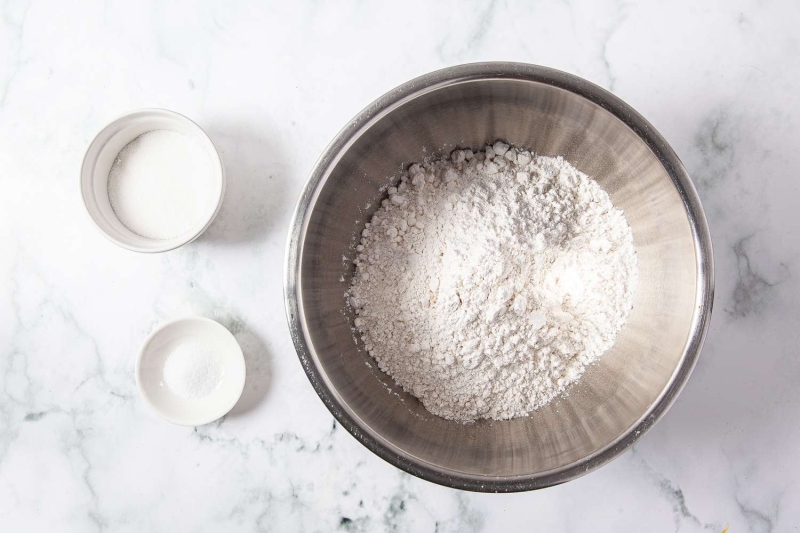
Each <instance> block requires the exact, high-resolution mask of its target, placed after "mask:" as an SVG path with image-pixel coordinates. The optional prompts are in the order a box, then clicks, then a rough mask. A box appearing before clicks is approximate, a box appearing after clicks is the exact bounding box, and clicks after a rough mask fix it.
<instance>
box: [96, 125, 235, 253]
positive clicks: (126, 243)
mask: <svg viewBox="0 0 800 533" xmlns="http://www.w3.org/2000/svg"><path fill="white" fill-rule="evenodd" d="M152 130H172V131H177V132H179V133H183V134H184V135H188V136H190V137H192V138H193V139H195V140H196V141H197V142H199V143H200V144H201V145H202V146H203V147H204V148H205V149H206V150H207V151H208V153H209V156H210V157H211V160H212V164H213V165H214V169H213V173H212V180H213V181H212V186H211V190H210V191H209V201H208V207H207V212H206V214H205V215H204V216H203V217H201V218H200V220H199V221H198V223H197V224H196V225H195V226H194V227H192V228H190V229H189V230H187V231H186V232H185V233H184V234H183V235H179V236H177V237H175V238H172V239H164V240H157V239H148V238H146V237H142V236H140V235H137V234H135V233H134V232H132V231H131V230H129V229H128V228H126V227H125V226H124V225H123V224H122V222H120V221H119V219H118V218H117V215H116V214H115V213H114V211H113V210H112V209H111V203H110V202H109V199H108V172H109V171H110V170H111V165H112V164H113V163H114V159H115V158H116V156H117V154H119V152H120V150H122V148H123V147H124V146H125V145H126V144H128V143H129V142H131V141H132V140H134V139H135V138H136V137H138V136H139V135H141V134H143V133H146V132H148V131H152ZM81 195H82V197H83V203H84V205H85V206H86V210H87V211H88V213H89V216H90V217H91V218H92V220H93V221H94V224H95V226H97V228H98V229H99V230H100V231H101V232H102V233H103V235H105V236H106V237H107V238H108V239H109V240H110V241H111V242H113V243H115V244H118V245H119V246H122V247H123V248H127V249H128V250H132V251H134V252H145V253H155V252H166V251H169V250H173V249H175V248H178V247H179V246H183V245H184V244H187V243H189V242H192V241H193V240H194V239H196V238H197V237H199V236H200V235H201V234H202V233H203V232H204V231H205V230H206V228H208V226H210V225H211V222H212V221H213V220H214V217H215V216H217V212H219V208H220V206H221V205H222V198H223V196H224V195H225V170H224V168H223V166H222V160H221V159H220V157H219V153H218V152H217V149H216V147H215V146H214V143H213V142H211V139H209V137H208V135H206V133H205V132H204V131H203V130H202V128H200V126H198V125H197V124H195V123H194V122H192V121H191V120H189V119H188V118H186V117H184V116H183V115H180V114H178V113H175V112H174V111H168V110H166V109H137V110H135V111H131V112H129V113H125V114H124V115H122V116H120V117H117V118H116V119H114V120H113V121H111V123H110V124H108V125H107V126H106V127H105V128H103V129H102V130H100V133H98V134H97V135H96V136H95V138H94V140H93V141H92V142H91V143H90V144H89V147H88V148H87V149H86V154H85V155H84V157H83V165H82V166H81Z"/></svg>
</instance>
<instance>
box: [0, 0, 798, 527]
mask: <svg viewBox="0 0 800 533" xmlns="http://www.w3.org/2000/svg"><path fill="white" fill-rule="evenodd" d="M798 25H800V5H799V4H797V3H796V2H790V1H789V0H782V1H781V0H772V1H762V2H754V1H746V0H741V1H738V0H737V1H734V2H728V1H722V0H717V1H712V2H692V1H689V0H678V1H675V2H670V3H658V2H652V1H647V2H628V1H616V0H600V1H596V2H595V1H591V0H569V1H556V0H552V1H550V0H545V1H541V2H533V3H529V2H522V1H515V0H496V1H493V2H476V1H467V2H451V3H447V4H433V3H428V2H418V1H412V2H410V3H405V4H403V6H402V7H400V5H399V4H397V3H392V4H381V3H364V2H336V3H319V2H312V1H306V0H301V1H299V2H294V3H289V2H272V3H264V2H246V1H232V2H226V3H222V2H205V1H204V2H199V3H197V4H192V5H188V4H183V3H176V2H119V1H114V0H106V1H105V2H90V1H83V0H81V1H78V2H55V1H17V0H6V1H0V250H2V251H0V531H81V532H83V531H103V532H105V531H115V532H116V531H280V532H289V531H350V532H363V531H394V532H406V531H414V532H417V531H427V532H439V533H441V532H480V531H520V530H525V531H530V530H533V531H555V532H561V531H564V532H571V531H575V532H577V531H586V530H593V531H594V530H597V531H606V530H613V531H621V532H628V531H630V532H634V531H643V530H647V531H680V532H699V531H717V532H721V531H722V530H723V529H724V528H725V527H726V525H729V526H730V531H731V532H740V531H749V532H771V531H787V530H792V529H793V528H796V527H797V524H798V523H800V485H798V484H797V482H796V480H797V479H798V478H799V477H800V451H798V450H800V448H798V446H797V444H796V443H797V442H798V441H800V426H799V425H798V424H797V422H796V420H797V417H798V413H800V387H798V386H797V383H798V382H800V362H799V361H800V358H798V346H800V327H798V326H799V325H800V305H799V304H800V286H798V277H799V276H798V274H799V273H800V234H798V228H800V214H798V212H799V211H800V210H799V209H798V201H800V179H798V174H799V173H800V171H798V169H800V150H798V145H800V107H798V105H797V103H796V102H797V94H800V63H798V61H797V57H798V52H799V51H800V38H798V36H797V31H796V28H797V27H798ZM483 60H508V61H523V62H531V63H538V64H543V65H547V66H551V67H555V68H559V69H562V70H565V71H568V72H571V73H574V74H577V75H579V76H583V77H585V78H587V79H589V80H591V81H593V82H595V83H597V84H599V85H602V86H604V87H606V88H609V89H611V90H613V91H614V92H615V93H616V94H617V95H618V96H620V97H621V98H623V99H624V100H626V101H627V102H628V103H630V104H631V105H632V106H633V107H635V108H636V109H637V110H639V111H640V112H641V113H642V114H643V115H644V116H645V117H646V118H647V119H648V120H650V121H651V122H652V123H653V125H654V126H655V127H656V128H658V129H659V131H661V133H663V134H664V136H665V137H666V138H667V139H668V140H669V142H670V143H671V144H672V146H673V147H674V148H675V150H676V151H677V153H678V154H679V155H680V157H681V158H682V159H683V161H684V163H685V164H686V166H687V168H688V170H689V172H690V174H691V175H692V177H693V179H694V180H695V183H696V185H697V188H698V191H699V193H700V196H701V199H702V201H703V203H704V206H705V207H706V212H707V215H708V218H709V223H710V227H711V232H712V236H713V240H714V246H715V259H716V267H717V271H716V273H717V297H716V302H715V315H714V317H713V320H712V326H711V330H710V332H709V335H708V340H707V342H706V348H705V350H704V352H703V354H702V356H701V358H700V360H699V363H698V366H697V369H696V371H695V373H694V375H693V376H692V378H691V380H690V382H689V384H688V385H687V387H686V389H685V390H684V391H683V393H682V394H681V396H680V398H679V399H678V401H677V402H676V404H675V405H674V407H673V408H672V409H671V411H670V412H669V413H668V414H667V415H666V416H665V418H664V419H663V420H662V421H661V422H659V424H658V425H657V426H656V427H655V428H654V429H653V430H652V431H651V432H650V433H648V434H647V435H646V436H645V437H644V438H643V439H642V440H641V441H639V442H638V443H637V444H636V445H635V447H634V449H632V450H630V451H629V452H628V453H626V454H624V455H623V456H621V457H620V458H619V459H617V460H616V461H614V462H613V463H611V464H610V465H608V466H606V467H604V468H602V469H601V470H599V471H597V472H595V473H592V474H591V475H589V476H585V477H583V478H581V479H578V480H576V481H574V482H570V483H568V484H565V485H561V486H558V487H554V488H551V489H547V490H544V491H539V492H536V493H527V494H511V495H502V496H501V495H490V494H471V493H464V492H458V491H454V490H450V489H446V488H443V487H439V486H436V485H432V484H430V483H426V482H423V481H420V480H418V479H416V478H413V477H411V476H409V475H407V474H405V473H403V472H400V471H398V470H396V469H395V468H393V467H391V466H389V465H388V464H386V463H384V462H383V461H381V460H380V459H378V458H377V457H375V456H373V455H372V454H371V453H369V452H368V451H366V450H365V449H364V448H363V447H361V446H360V445H359V444H358V443H357V442H356V441H355V439H353V438H352V437H351V436H350V435H349V434H348V433H347V432H346V431H344V430H343V429H342V428H340V427H338V426H337V425H336V424H335V423H334V422H333V418H332V417H331V415H330V414H329V413H328V411H327V410H326V409H325V407H324V406H323V405H322V403H321V402H320V401H319V399H318V398H317V396H316V395H315V394H314V392H313V390H311V387H310V386H309V385H308V382H307V380H306V377H305V375H304V373H303V371H302V369H301V367H300V365H299V364H298V361H297V358H296V356H295V354H294V351H293V348H292V344H291V339H290V338H289V336H288V334H287V328H286V325H285V318H284V311H283V300H282V285H281V269H282V266H283V265H282V262H283V251H284V245H285V235H286V230H287V227H288V222H289V216H290V213H291V210H292V208H293V205H294V201H295V199H296V197H297V194H298V193H299V190H300V187H301V185H302V183H303V182H304V180H305V178H306V175H307V173H308V171H309V170H310V168H311V166H312V165H313V163H314V161H315V159H316V157H317V156H318V155H319V154H320V153H321V151H322V150H323V148H324V147H325V145H326V144H327V142H328V141H329V140H330V139H331V138H332V137H333V136H334V135H335V133H336V132H337V131H338V130H339V129H340V128H341V127H342V126H343V125H344V124H345V123H346V122H347V120H349V119H350V118H351V117H352V116H353V115H355V113H356V112H358V111H359V110H360V109H361V108H363V107H364V106H365V105H366V104H368V103H369V102H370V101H372V100H373V99H375V98H376V97H378V96H380V95H381V94H383V93H384V92H386V91H388V90H390V89H391V88H393V87H395V86H397V85H399V84H400V83H402V82H404V81H406V80H408V79H410V78H412V77H415V76H418V75H421V74H423V73H425V72H429V71H431V70H434V69H438V68H442V67H445V66H448V65H453V64H457V63H462V62H472V61H483ZM144 106H161V107H166V108H170V109H175V110H176V111H179V112H182V113H184V114H186V115H188V116H190V117H192V118H193V119H195V120H196V121H197V122H198V123H199V124H200V125H201V126H202V127H203V128H205V129H206V130H207V131H208V133H209V134H210V135H211V137H212V138H213V139H214V141H215V142H216V143H217V145H218V146H219V147H220V150H221V152H222V157H223V159H224V162H225V165H226V169H227V172H228V178H229V180H228V191H227V196H226V199H225V203H224V205H223V207H222V210H221V212H220V216H219V217H218V219H217V220H216V221H215V223H214V224H213V226H212V227H211V228H210V229H209V230H208V232H207V233H206V234H205V235H204V236H202V237H201V238H200V239H198V240H197V241H195V242H194V243H192V244H191V245H189V246H187V247H186V248H184V249H180V250H177V251H174V252H171V253H168V254H164V255H158V256H143V255H137V254H132V253H130V252H127V251H125V250H121V249H117V248H116V247H114V245H112V244H111V243H109V242H107V241H106V240H105V239H104V238H103V237H102V236H101V235H99V234H98V233H97V232H96V230H95V229H94V228H93V227H92V225H91V223H90V222H89V220H88V218H87V217H86V215H85V213H84V212H83V207H82V205H81V203H80V198H79V194H78V190H77V189H78V180H77V174H78V168H79V166H80V162H81V158H82V156H83V150H84V149H85V147H86V145H87V143H88V142H89V141H90V139H91V138H92V136H93V135H94V133H95V132H96V131H97V130H98V129H99V128H100V127H102V126H103V125H104V124H105V123H106V122H108V121H109V120H110V119H111V118H113V117H114V116H116V115H118V114H119V113H121V112H123V111H126V110H128V109H131V108H135V107H144ZM187 314H201V315H206V316H210V317H212V318H215V319H217V320H219V321H221V322H222V323H223V324H225V325H226V326H227V327H228V328H229V329H231V331H232V332H233V333H234V335H235V336H236V337H237V339H238V340H239V342H240V343H241V344H242V347H243V349H244V352H245V356H246V359H247V366H248V382H247V385H246V390H245V393H244V396H243V398H242V401H241V402H240V403H239V405H237V407H236V408H235V409H234V410H233V412H231V413H230V414H229V415H228V416H226V417H225V418H224V419H223V420H221V421H218V422H216V423H213V424H209V425H207V426H203V427H198V428H183V427H177V426H172V425H169V424H167V423H165V422H163V421H161V420H160V419H158V418H156V417H155V416H154V415H153V414H152V413H150V412H149V411H148V410H147V408H146V406H145V405H144V404H143V402H142V401H140V399H139V397H138V393H137V391H136V387H135V383H134V380H133V362H134V357H135V353H136V350H137V348H138V346H139V344H140V342H141V341H142V340H143V339H144V337H145V336H146V335H147V334H148V333H149V332H150V330H151V329H152V328H153V327H154V326H156V325H157V324H159V323H160V322H163V321H165V320H168V319H171V318H175V317H178V316H181V315H187Z"/></svg>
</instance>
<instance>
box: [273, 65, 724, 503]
mask: <svg viewBox="0 0 800 533" xmlns="http://www.w3.org/2000/svg"><path fill="white" fill-rule="evenodd" d="M491 79H513V80H520V81H529V82H536V83H542V84H546V85H550V86H553V87H557V88H559V89H564V90H566V91H569V92H571V93H573V94H576V95H578V96H580V97H582V98H584V99H586V100H589V101H590V102H593V103H595V104H597V105H599V106H600V107H602V108H603V109H605V110H606V111H608V112H609V113H611V114H612V115H614V116H615V117H616V118H617V119H619V120H620V121H622V122H623V123H624V124H625V125H626V126H627V127H628V128H630V129H631V130H632V131H633V132H634V133H635V134H636V135H637V136H638V137H639V138H640V139H641V140H642V141H643V142H644V143H645V144H646V145H647V146H648V148H650V150H651V151H652V152H653V154H654V155H656V157H658V159H659V161H660V162H661V164H662V165H663V166H664V169H665V170H666V171H667V173H668V174H669V176H670V177H671V179H672V183H673V185H674V186H675V188H676V190H677V192H678V194H679V195H680V196H681V199H682V200H683V203H684V206H685V210H686V215H687V218H688V221H689V224H690V227H691V231H692V239H693V241H694V247H695V257H696V265H697V292H696V297H695V313H694V316H693V319H692V324H691V328H690V331H689V335H688V337H687V341H686V345H685V347H684V352H683V355H682V356H681V361H680V363H679V364H678V366H677V368H676V369H675V372H674V373H673V375H672V377H671V378H670V381H669V383H668V384H667V386H666V387H665V388H664V390H662V392H661V395H660V396H659V397H658V399H656V401H655V402H653V404H652V405H651V406H650V408H649V409H648V410H647V412H645V413H644V414H643V415H642V417H641V418H640V419H639V420H638V421H637V422H636V423H635V424H633V425H632V426H631V427H629V428H628V429H627V430H626V431H625V432H624V433H623V434H621V435H620V436H619V437H618V438H617V439H616V440H615V441H613V442H611V443H609V444H607V445H606V446H604V447H603V448H601V449H599V450H597V451H596V452H594V453H592V454H590V455H588V456H586V457H584V458H582V459H580V460H578V461H574V462H572V463H570V464H567V465H564V466H561V467H559V468H556V469H553V470H549V471H545V472H539V473H536V474H533V475H522V476H478V475H473V474H466V473H462V472H457V471H453V470H448V469H444V468H441V467H438V466H435V465H433V464H430V463H428V462H426V461H424V460H421V459H419V458H416V457H413V456H411V455H409V454H407V453H405V452H403V451H402V450H400V449H398V448H397V447H395V446H393V445H392V444H391V443H389V442H388V441H386V440H385V439H383V438H382V437H381V436H380V435H378V434H376V433H373V432H372V430H371V429H369V428H368V427H365V425H362V424H360V423H359V421H358V420H357V418H356V417H354V416H352V415H351V413H349V412H348V409H347V408H346V406H345V405H344V403H343V402H341V401H340V399H339V395H338V394H337V393H336V392H335V391H334V390H332V389H331V388H330V387H329V386H328V385H327V383H326V379H325V378H324V377H323V375H322V372H321V369H320V368H319V367H318V366H317V365H316V364H315V362H314V357H313V356H312V354H311V352H310V347H309V344H308V343H307V340H306V324H305V320H304V315H303V310H302V299H301V298H300V290H301V286H300V267H301V260H302V248H303V244H304V242H303V241H304V238H305V233H306V226H307V222H308V217H309V216H310V214H311V212H312V211H313V207H314V204H315V203H316V198H317V195H318V193H319V191H320V190H321V188H322V185H324V183H325V181H326V180H327V177H328V175H329V174H330V172H331V171H332V169H333V168H334V167H335V166H336V163H337V162H338V160H339V159H340V158H341V156H342V155H343V154H344V153H345V152H346V150H347V149H348V148H349V147H350V146H351V145H352V144H353V142H355V140H356V139H358V138H359V137H360V135H361V134H362V133H363V132H365V131H366V130H368V129H369V127H370V126H371V125H372V124H374V123H375V122H376V121H377V120H379V119H380V118H382V117H383V116H385V115H386V114H387V113H389V112H391V111H392V110H394V109H396V108H398V107H400V106H401V105H403V104H404V103H406V102H408V101H410V100H412V99H414V98H417V97H419V96H421V95H423V94H426V93H429V92H431V91H434V90H437V89H440V88H442V87H447V86H450V85H456V84H460V83H465V82H471V81H482V80H491ZM284 300H285V305H286V318H287V320H288V322H289V330H290V333H291V336H292V340H293V342H294V345H295V349H296V351H297V355H298V357H299V358H300V363H301V364H302V366H303V369H304V370H305V372H306V375H307V376H308V379H309V381H310V382H311V385H312V386H313V387H314V390H315V391H316V392H317V394H318V395H319V397H320V399H321V400H322V401H323V403H324V404H325V406H326V407H327V408H328V410H329V411H330V412H331V413H332V414H333V416H334V417H335V418H336V420H337V421H338V422H339V423H340V424H342V426H344V428H345V429H347V431H349V432H350V434H352V435H353V436H354V437H355V438H356V439H357V440H358V441H359V442H361V444H363V445H364V446H366V447H367V448H368V449H369V450H370V451H372V452H373V453H374V454H376V455H377V456H379V457H380V458H381V459H384V460H385V461H387V462H389V463H391V464H392V465H394V466H396V467H398V468H400V469H402V470H404V471H406V472H408V473H409V474H412V475H414V476H417V477H419V478H422V479H425V480H427V481H431V482H433V483H437V484H440V485H444V486H447V487H452V488H457V489H462V490H470V491H476V492H521V491H528V490H534V489H541V488H545V487H549V486H553V485H558V484H560V483H564V482H566V481H569V480H572V479H575V478H577V477H580V476H582V475H584V474H587V473H589V472H591V471H593V470H595V469H597V468H599V467H600V466H602V465H604V464H606V463H608V462H609V461H611V460H612V459H614V458H616V457H617V456H619V455H620V454H621V453H622V452H623V451H625V450H626V449H627V448H628V447H630V446H631V445H633V444H634V443H635V442H636V441H637V440H638V439H639V438H640V437H641V436H642V435H644V434H645V433H646V432H647V431H648V430H649V429H650V428H651V427H652V426H653V425H654V424H655V422H656V421H658V419H660V418H661V417H662V416H663V415H664V413H666V411H667V410H668V409H669V408H670V406H671V405H672V404H673V403H674V402H675V399H676V398H677V396H678V394H679V393H680V391H681V390H682V389H683V387H684V386H685V385H686V382H687V381H688V379H689V376H690V375H691V373H692V370H693V369H694V367H695V364H696V363H697V358H698V356H699V354H700V351H701V349H702V345H703V341H704V340H705V336H706V332H707V330H708V325H709V322H710V319H711V310H712V306H713V300H714V264H713V252H712V246H711V235H710V232H709V228H708V223H707V221H706V217H705V214H704V211H703V207H702V205H701V203H700V199H699V198H698V196H697V191H696V190H695V188H694V185H693V184H692V181H691V179H690V178H689V175H688V173H687V172H686V169H685V168H684V166H683V163H682V162H681V160H680V158H679V157H678V156H677V154H676V153H675V151H674V150H673V149H672V148H671V147H670V146H669V144H668V143H667V141H666V140H665V139H664V137H662V136H661V134H659V133H658V132H657V131H656V129H655V128H654V127H653V126H652V125H651V124H650V123H649V122H648V121H647V120H646V119H645V118H644V117H643V116H642V115H640V114H639V113H638V112H637V111H635V110H634V109H633V108H632V107H630V106H629V105H628V104H626V103H625V102H623V101H622V100H621V99H620V98H618V97H616V96H614V95H613V94H611V93H610V92H608V91H606V90H605V89H603V88H601V87H599V86H597V85H595V84H593V83H591V82H589V81H586V80H584V79H582V78H580V77H578V76H574V75H572V74H568V73H566V72H562V71H559V70H555V69H552V68H548V67H543V66H539V65H531V64H525V63H510V62H486V63H471V64H464V65H459V66H454V67H449V68H445V69H441V70H437V71H434V72H431V73H428V74H425V75H423V76H420V77H418V78H415V79H413V80H411V81H408V82H406V83H404V84H402V85H400V86H398V87H396V88H395V89H392V90H391V91H389V92H388V93H386V94H384V95H383V96H381V97H380V98H378V99H377V100H375V101H374V102H372V103H371V104H369V105H368V106H367V107H366V108H364V109H363V110H362V111H361V112H360V113H358V114H357V115H356V116H355V117H354V118H353V119H352V120H350V122H348V124H347V125H346V126H345V127H344V128H342V130H341V131H340V132H339V133H338V134H337V135H336V137H334V139H333V140H332V141H331V142H330V144H329V145H328V146H327V147H326V149H325V151H324V152H323V153H322V155H321V156H320V158H319V159H318V160H317V162H316V164H315V165H314V168H313V169H312V171H311V174H310V176H309V178H308V180H307V182H306V184H305V186H304V188H303V190H302V192H301V194H300V198H299V200H298V202H297V206H296V208H295V211H294V215H293V217H292V221H291V223H290V226H289V235H288V240H287V244H286V258H285V265H284Z"/></svg>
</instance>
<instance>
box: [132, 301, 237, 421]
mask: <svg viewBox="0 0 800 533" xmlns="http://www.w3.org/2000/svg"><path fill="white" fill-rule="evenodd" d="M186 340H192V341H196V342H200V343H203V344H204V345H207V346H210V347H212V348H213V349H214V350H215V351H216V352H217V353H219V354H220V355H221V359H222V361H221V363H222V368H223V369H224V376H223V378H222V383H221V384H220V385H219V387H217V388H216V389H215V390H214V391H213V392H211V393H210V394H209V395H207V396H204V397H202V398H199V399H187V398H183V397H181V396H178V395H177V394H175V393H173V392H172V391H171V390H170V389H169V387H167V386H166V384H165V383H164V377H163V372H164V364H165V362H166V360H167V357H168V356H169V354H170V352H171V351H172V350H173V349H175V347H176V346H177V345H178V344H179V343H180V342H182V341H186ZM245 376H246V369H245V363H244V355H243V354H242V349H241V347H240V346H239V343H238V342H236V339H235V338H234V336H233V335H232V334H231V332H230V331H228V330H227V329H226V328H225V326H223V325H222V324H220V323H219V322H215V321H214V320H211V319H210V318H205V317H201V316H192V317H186V318H179V319H177V320H172V321H170V322H167V323H166V324H163V325H161V326H159V327H158V328H156V329H155V330H154V331H153V332H152V333H151V334H150V335H149V336H148V337H147V339H146V340H145V341H144V343H143V344H142V347H141V349H140V350H139V354H138V355H137V357H136V386H137V387H138V388H139V392H140V393H141V394H142V397H143V398H144V400H145V402H146V403H147V404H148V405H149V406H150V407H151V408H152V409H153V410H154V411H155V412H156V413H157V414H158V415H159V416H161V417H162V418H164V419H165V420H167V421H169V422H172V423H173V424H179V425H181V426H200V425H203V424H208V423H209V422H213V421H214V420H216V419H218V418H220V417H222V416H224V415H225V414H227V413H228V411H230V410H231V409H233V406H234V405H236V402H238V401H239V398H240V397H241V395H242V391H243V390H244V383H245Z"/></svg>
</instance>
